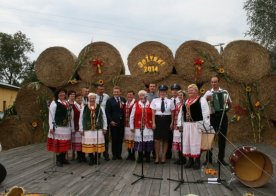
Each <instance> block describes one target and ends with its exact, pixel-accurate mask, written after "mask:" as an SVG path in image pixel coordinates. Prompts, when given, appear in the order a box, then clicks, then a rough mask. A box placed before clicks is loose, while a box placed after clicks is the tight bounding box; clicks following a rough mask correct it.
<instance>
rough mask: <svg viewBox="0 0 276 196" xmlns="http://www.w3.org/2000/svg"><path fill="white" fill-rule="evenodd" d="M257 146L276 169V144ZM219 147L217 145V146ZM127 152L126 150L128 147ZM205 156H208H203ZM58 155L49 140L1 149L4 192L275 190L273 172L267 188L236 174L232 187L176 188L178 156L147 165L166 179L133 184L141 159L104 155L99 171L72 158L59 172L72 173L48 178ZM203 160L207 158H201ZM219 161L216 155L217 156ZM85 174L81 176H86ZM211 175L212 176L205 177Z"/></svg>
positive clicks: (196, 174) (194, 174) (131, 194)
mask: <svg viewBox="0 0 276 196" xmlns="http://www.w3.org/2000/svg"><path fill="white" fill-rule="evenodd" d="M257 148H258V150H259V151H261V152H265V154H266V155H268V156H269V157H270V159H271V161H272V163H273V166H274V171H275V165H276V148H273V147H269V146H266V145H258V146H257ZM215 150H216V149H215ZM233 150H234V148H230V147H229V146H228V147H227V157H229V155H230V154H231V153H232V152H233ZM124 155H125V156H124V157H126V152H124ZM202 157H203V156H202ZM52 158H53V154H52V153H49V152H47V151H46V149H45V144H34V145H29V146H24V147H19V148H15V149H11V150H7V151H3V152H1V153H0V163H2V164H3V165H4V166H5V167H6V169H7V172H8V175H7V177H6V179H5V180H4V182H3V183H2V184H1V185H0V192H5V190H8V189H9V188H11V187H12V186H15V185H17V186H22V187H24V188H25V190H26V191H27V192H30V193H48V194H51V195H61V196H63V195H64V196H69V195H74V196H75V195H84V196H92V195H100V196H105V195H109V196H117V195H126V196H136V195H140V196H147V195H149V196H155V195H156V196H157V195H164V196H169V195H170V196H176V195H187V194H195V195H202V196H203V195H204V196H205V195H210V196H222V195H235V196H238V195H243V194H244V193H246V192H250V193H254V194H255V196H256V195H265V196H269V195H276V177H275V175H273V177H272V180H271V181H270V183H268V184H266V185H265V186H264V187H261V188H257V189H253V188H248V187H246V186H244V185H242V184H241V183H240V182H239V181H238V180H236V179H234V180H233V181H232V182H231V184H230V186H231V188H232V189H233V190H232V191H230V190H228V189H227V188H225V187H224V186H223V185H220V184H208V183H199V184H193V183H185V184H183V185H181V187H180V188H179V189H178V190H177V191H174V188H175V187H176V186H177V183H176V182H172V181H168V180H167V178H173V179H178V178H180V166H177V165H175V164H173V162H174V161H175V159H172V160H171V161H168V162H167V163H166V164H158V165H156V164H153V162H151V163H147V164H145V167H144V174H145V176H152V177H158V178H159V177H162V178H163V180H151V179H143V180H141V181H139V182H137V183H136V184H134V185H131V182H133V181H135V180H136V179H137V178H136V177H135V176H133V173H138V174H139V173H140V171H141V169H140V168H141V164H137V163H136V162H133V161H127V160H116V161H112V160H111V161H109V162H106V161H104V160H101V164H100V166H99V171H100V172H94V173H93V171H95V169H96V166H89V165H87V164H84V163H77V161H75V160H74V161H71V164H70V165H69V166H65V167H62V168H57V169H58V171H63V172H71V171H72V172H73V175H71V174H64V173H55V174H54V175H51V176H49V178H48V179H47V180H46V181H45V180H44V178H45V177H47V175H46V174H44V171H45V170H48V169H49V168H50V167H51V165H52V164H53V161H52ZM202 160H203V158H202ZM215 160H216V159H215ZM87 174H89V175H88V176H87V177H85V178H83V179H82V178H81V176H84V175H87ZM230 178H231V172H230V171H229V168H222V179H226V180H227V181H228V180H230ZM199 179H201V176H200V171H199V170H198V171H195V170H192V169H185V170H184V180H189V181H195V180H199ZM205 179H207V177H205Z"/></svg>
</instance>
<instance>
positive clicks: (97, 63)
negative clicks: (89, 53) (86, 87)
mask: <svg viewBox="0 0 276 196" xmlns="http://www.w3.org/2000/svg"><path fill="white" fill-rule="evenodd" d="M89 63H90V64H92V65H93V67H95V68H96V72H97V73H99V74H101V73H102V70H101V66H103V64H104V63H103V61H102V60H101V59H94V60H92V61H89Z"/></svg>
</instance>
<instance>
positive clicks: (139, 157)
mask: <svg viewBox="0 0 276 196" xmlns="http://www.w3.org/2000/svg"><path fill="white" fill-rule="evenodd" d="M142 161H143V152H138V160H137V163H142Z"/></svg>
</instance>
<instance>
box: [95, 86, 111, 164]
mask: <svg viewBox="0 0 276 196" xmlns="http://www.w3.org/2000/svg"><path fill="white" fill-rule="evenodd" d="M104 91H105V88H104V85H103V84H98V85H97V97H96V102H97V104H99V105H100V106H101V107H102V108H103V109H104V110H105V107H106V102H107V100H108V99H109V95H108V94H106V93H104ZM104 141H105V144H104V146H105V151H104V153H103V156H104V159H105V160H106V161H109V160H110V159H109V153H108V150H109V128H108V126H107V131H106V133H104Z"/></svg>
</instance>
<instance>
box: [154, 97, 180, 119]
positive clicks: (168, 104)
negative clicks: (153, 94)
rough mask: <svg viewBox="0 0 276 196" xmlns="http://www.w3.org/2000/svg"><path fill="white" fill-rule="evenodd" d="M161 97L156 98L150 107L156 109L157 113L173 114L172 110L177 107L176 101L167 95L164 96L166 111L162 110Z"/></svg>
mask: <svg viewBox="0 0 276 196" xmlns="http://www.w3.org/2000/svg"><path fill="white" fill-rule="evenodd" d="M161 103H162V100H161V98H155V99H153V100H152V102H151V104H150V108H151V109H153V110H155V115H171V114H172V111H173V110H174V109H175V106H174V103H173V101H172V100H171V99H168V98H167V97H165V98H164V105H165V111H164V112H161Z"/></svg>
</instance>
